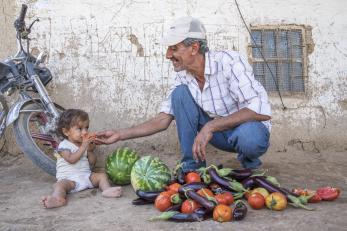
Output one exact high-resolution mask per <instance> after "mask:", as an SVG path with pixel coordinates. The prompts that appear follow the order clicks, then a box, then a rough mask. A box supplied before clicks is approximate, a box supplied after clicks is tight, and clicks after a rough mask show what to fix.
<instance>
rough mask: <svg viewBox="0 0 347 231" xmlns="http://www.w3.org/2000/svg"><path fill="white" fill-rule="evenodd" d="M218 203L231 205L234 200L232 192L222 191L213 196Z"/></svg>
mask: <svg viewBox="0 0 347 231" xmlns="http://www.w3.org/2000/svg"><path fill="white" fill-rule="evenodd" d="M214 198H215V199H216V201H217V202H218V204H223V205H231V204H232V203H233V202H234V197H233V194H231V193H230V192H223V193H220V194H217V195H215V196H214Z"/></svg>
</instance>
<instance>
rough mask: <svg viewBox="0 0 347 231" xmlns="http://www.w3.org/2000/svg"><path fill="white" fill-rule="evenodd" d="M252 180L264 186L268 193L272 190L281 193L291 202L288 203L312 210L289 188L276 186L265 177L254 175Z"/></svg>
mask: <svg viewBox="0 0 347 231" xmlns="http://www.w3.org/2000/svg"><path fill="white" fill-rule="evenodd" d="M254 180H255V182H256V184H257V185H258V186H259V187H263V188H265V189H266V190H267V191H269V192H270V193H273V192H280V193H282V194H283V195H284V196H285V197H286V198H287V200H288V201H290V202H292V203H290V204H291V205H293V206H294V207H298V208H303V209H306V210H313V209H312V208H309V207H307V206H305V205H304V204H303V203H302V202H301V200H300V199H299V198H298V197H297V195H296V194H295V193H293V192H291V191H290V190H288V189H286V188H282V187H278V186H276V185H274V184H272V183H271V182H269V181H267V180H266V179H265V177H263V176H256V177H255V179H254Z"/></svg>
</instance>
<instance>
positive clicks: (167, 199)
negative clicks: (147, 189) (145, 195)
mask: <svg viewBox="0 0 347 231" xmlns="http://www.w3.org/2000/svg"><path fill="white" fill-rule="evenodd" d="M171 206H172V203H171V195H170V196H169V195H167V194H162V193H160V194H159V195H158V196H157V198H155V201H154V207H156V208H157V209H158V210H159V211H161V212H164V211H165V210H166V209H168V208H170V207H171Z"/></svg>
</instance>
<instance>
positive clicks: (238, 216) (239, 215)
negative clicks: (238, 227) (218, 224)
mask: <svg viewBox="0 0 347 231" xmlns="http://www.w3.org/2000/svg"><path fill="white" fill-rule="evenodd" d="M247 211H248V210H247V206H246V204H245V203H244V202H243V201H240V200H238V201H236V202H235V208H234V210H233V218H234V220H235V221H240V220H242V219H244V218H245V217H246V215H247Z"/></svg>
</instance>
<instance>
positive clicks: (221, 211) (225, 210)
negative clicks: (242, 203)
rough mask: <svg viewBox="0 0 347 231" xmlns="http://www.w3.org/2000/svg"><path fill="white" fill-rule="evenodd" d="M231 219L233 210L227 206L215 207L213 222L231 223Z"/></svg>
mask: <svg viewBox="0 0 347 231" xmlns="http://www.w3.org/2000/svg"><path fill="white" fill-rule="evenodd" d="M232 219H233V210H232V209H231V208H230V207H229V206H227V205H223V204H220V205H217V206H216V207H214V209H213V220H215V221H218V222H226V221H231V220H232Z"/></svg>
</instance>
